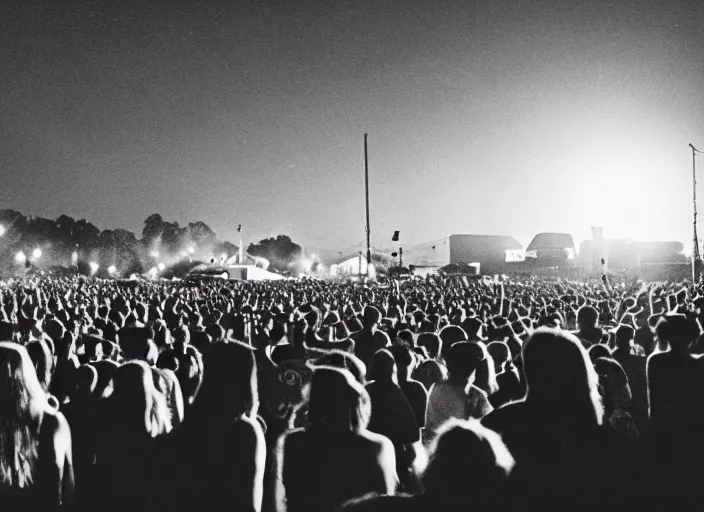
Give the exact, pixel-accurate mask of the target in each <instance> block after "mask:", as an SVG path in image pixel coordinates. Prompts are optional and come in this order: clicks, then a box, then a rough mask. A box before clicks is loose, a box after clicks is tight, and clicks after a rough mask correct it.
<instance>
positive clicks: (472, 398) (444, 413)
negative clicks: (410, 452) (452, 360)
mask: <svg viewBox="0 0 704 512" xmlns="http://www.w3.org/2000/svg"><path fill="white" fill-rule="evenodd" d="M493 410H494V408H493V407H492V406H491V404H490V403H489V398H488V397H487V394H486V393H485V392H484V391H482V390H481V389H479V388H478V387H477V386H475V385H473V384H470V385H469V387H464V386H459V385H456V384H452V383H450V382H440V383H438V384H434V385H433V387H432V388H430V394H429V396H428V408H427V409H426V412H425V426H426V432H427V433H428V437H429V438H432V437H433V436H434V435H435V434H436V433H437V430H438V429H439V428H440V427H441V426H442V425H443V424H444V423H445V422H446V421H447V420H449V419H450V418H458V419H461V420H466V419H469V418H477V419H479V418H483V417H484V416H486V415H487V414H489V413H490V412H491V411H493Z"/></svg>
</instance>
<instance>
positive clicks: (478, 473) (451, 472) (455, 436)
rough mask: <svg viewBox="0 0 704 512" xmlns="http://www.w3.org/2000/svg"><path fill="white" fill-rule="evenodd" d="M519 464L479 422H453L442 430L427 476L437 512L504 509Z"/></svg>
mask: <svg viewBox="0 0 704 512" xmlns="http://www.w3.org/2000/svg"><path fill="white" fill-rule="evenodd" d="M514 466H515V461H514V458H513V456H512V455H511V453H510V452H509V450H508V448H507V447H506V445H505V444H504V443H503V441H502V440H501V437H500V436H499V435H498V434H497V433H496V432H494V431H492V430H489V429H488V428H486V427H483V426H482V425H481V424H480V423H479V421H477V420H469V421H466V420H458V419H455V418H453V419H451V420H449V421H448V422H447V423H445V425H443V426H442V427H441V429H440V431H439V435H438V437H437V438H436V440H435V442H434V444H433V447H432V448H431V456H430V463H429V464H428V468H427V469H426V471H425V473H424V475H423V487H424V488H425V498H427V499H428V500H429V501H430V503H428V505H429V506H435V507H438V508H437V510H446V509H447V508H446V507H451V509H452V510H461V509H463V508H465V507H466V509H467V510H470V509H472V510H474V509H477V508H478V509H481V510H496V509H500V508H501V506H502V505H503V504H505V502H504V500H505V499H506V498H505V497H506V494H507V491H508V486H507V484H508V478H509V476H510V474H511V472H512V471H513V468H514Z"/></svg>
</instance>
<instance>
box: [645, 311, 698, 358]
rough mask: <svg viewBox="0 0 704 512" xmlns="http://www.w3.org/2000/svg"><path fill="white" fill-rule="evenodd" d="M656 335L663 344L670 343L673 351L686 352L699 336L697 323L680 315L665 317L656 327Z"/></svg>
mask: <svg viewBox="0 0 704 512" xmlns="http://www.w3.org/2000/svg"><path fill="white" fill-rule="evenodd" d="M655 333H656V334H657V336H658V339H659V340H660V341H661V342H663V343H669V344H670V346H671V347H672V350H673V351H677V352H684V351H687V350H688V349H689V346H690V345H691V344H692V343H694V341H696V339H697V336H699V326H698V325H697V321H696V320H695V319H692V318H687V317H686V316H685V315H681V314H679V313H667V314H666V315H663V316H662V317H661V318H660V320H659V321H658V323H657V325H656V326H655Z"/></svg>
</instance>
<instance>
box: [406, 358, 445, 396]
mask: <svg viewBox="0 0 704 512" xmlns="http://www.w3.org/2000/svg"><path fill="white" fill-rule="evenodd" d="M413 378H414V379H415V380H417V381H418V382H420V383H421V384H423V386H425V389H426V390H428V391H430V388H431V387H432V386H433V384H437V383H438V382H443V381H445V380H447V368H446V367H445V366H444V365H443V364H442V363H440V362H439V361H436V360H435V359H430V360H428V361H423V362H422V363H420V364H419V365H418V367H417V368H416V369H415V371H414V372H413Z"/></svg>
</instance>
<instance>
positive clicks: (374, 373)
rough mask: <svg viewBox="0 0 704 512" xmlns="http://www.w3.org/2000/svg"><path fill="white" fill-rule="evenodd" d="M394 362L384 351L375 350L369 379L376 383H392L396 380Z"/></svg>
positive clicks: (391, 356) (392, 357)
mask: <svg viewBox="0 0 704 512" xmlns="http://www.w3.org/2000/svg"><path fill="white" fill-rule="evenodd" d="M396 371H397V370H396V361H395V360H394V356H393V355H392V354H391V352H389V351H388V350H386V349H381V350H377V351H376V353H375V354H374V359H373V360H372V366H371V368H370V372H369V379H370V380H374V381H378V382H393V381H395V380H396Z"/></svg>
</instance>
